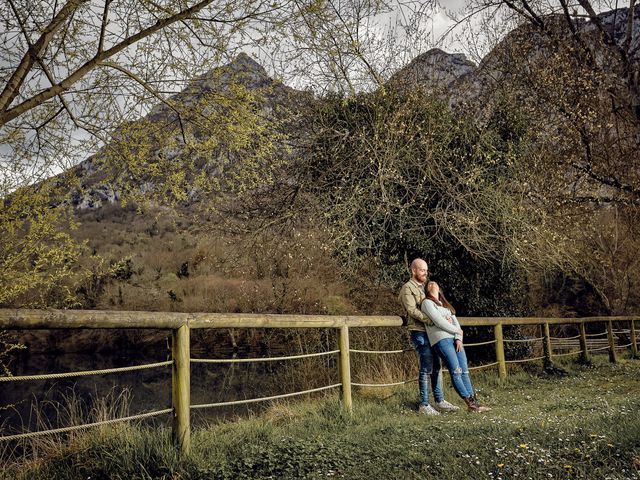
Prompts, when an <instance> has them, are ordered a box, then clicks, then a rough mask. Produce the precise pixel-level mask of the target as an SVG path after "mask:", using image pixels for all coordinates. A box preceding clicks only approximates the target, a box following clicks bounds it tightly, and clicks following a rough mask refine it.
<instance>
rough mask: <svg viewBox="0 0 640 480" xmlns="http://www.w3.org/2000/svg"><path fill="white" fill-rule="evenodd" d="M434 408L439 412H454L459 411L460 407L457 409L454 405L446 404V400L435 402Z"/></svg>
mask: <svg viewBox="0 0 640 480" xmlns="http://www.w3.org/2000/svg"><path fill="white" fill-rule="evenodd" d="M435 408H436V410H438V411H439V412H455V411H456V410H460V407H457V406H456V405H452V404H451V403H449V402H447V401H446V400H442V401H441V402H437V403H436V404H435Z"/></svg>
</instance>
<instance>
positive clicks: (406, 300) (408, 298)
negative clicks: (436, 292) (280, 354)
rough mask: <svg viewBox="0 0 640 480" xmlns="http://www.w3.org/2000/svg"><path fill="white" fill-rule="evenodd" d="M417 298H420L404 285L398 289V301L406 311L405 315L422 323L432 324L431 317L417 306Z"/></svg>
mask: <svg viewBox="0 0 640 480" xmlns="http://www.w3.org/2000/svg"><path fill="white" fill-rule="evenodd" d="M419 300H420V299H417V298H416V297H415V296H414V294H413V292H412V291H411V289H410V288H409V287H407V286H406V285H405V286H403V287H402V289H401V290H400V302H401V303H402V306H403V307H404V309H405V310H406V311H407V315H409V316H410V317H411V318H414V319H416V320H418V321H420V322H422V323H424V324H425V325H433V322H432V321H431V319H430V318H429V317H428V316H426V315H425V314H424V313H422V312H421V311H420V309H419V308H418V306H417V303H418V301H419Z"/></svg>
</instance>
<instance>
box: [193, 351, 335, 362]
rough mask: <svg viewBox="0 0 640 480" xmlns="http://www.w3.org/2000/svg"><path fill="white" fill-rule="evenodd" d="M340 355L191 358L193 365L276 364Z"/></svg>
mask: <svg viewBox="0 0 640 480" xmlns="http://www.w3.org/2000/svg"><path fill="white" fill-rule="evenodd" d="M335 353H340V350H331V351H328V352H319V353H306V354H304V355H290V356H287V357H265V358H192V359H190V361H191V362H193V363H252V362H276V361H279V360H295V359H297V358H310V357H321V356H323V355H333V354H335Z"/></svg>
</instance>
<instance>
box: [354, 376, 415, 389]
mask: <svg viewBox="0 0 640 480" xmlns="http://www.w3.org/2000/svg"><path fill="white" fill-rule="evenodd" d="M417 381H418V379H417V378H414V379H413V380H404V381H403V382H395V383H355V382H351V385H354V386H356V387H395V386H398V385H406V384H407V383H413V382H417Z"/></svg>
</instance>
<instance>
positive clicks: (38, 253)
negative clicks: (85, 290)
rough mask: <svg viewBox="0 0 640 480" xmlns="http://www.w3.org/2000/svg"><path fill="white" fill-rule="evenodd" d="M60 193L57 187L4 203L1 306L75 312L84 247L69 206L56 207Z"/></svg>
mask: <svg viewBox="0 0 640 480" xmlns="http://www.w3.org/2000/svg"><path fill="white" fill-rule="evenodd" d="M58 193H59V192H58V191H57V190H56V189H55V187H54V186H53V185H52V182H43V183H41V184H40V185H39V186H37V187H33V188H25V189H21V190H18V191H16V192H14V193H12V194H11V196H10V197H9V198H7V199H4V200H2V201H1V203H0V238H1V239H2V241H1V242H0V307H8V306H20V307H44V306H48V307H56V306H57V307H69V306H73V305H75V304H76V298H75V293H74V288H73V284H74V283H75V281H77V279H78V278H79V277H80V276H81V275H82V272H81V270H80V269H79V268H78V264H77V261H78V258H79V257H80V255H81V253H82V250H83V245H82V244H80V243H79V242H77V241H76V240H75V239H74V238H73V237H72V236H71V234H70V233H69V231H70V230H72V229H74V228H75V223H74V220H73V217H72V216H71V215H70V212H69V211H68V209H67V208H65V207H64V206H60V207H58V208H52V206H51V204H50V202H51V199H52V198H54V197H55V195H57V194H58Z"/></svg>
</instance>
